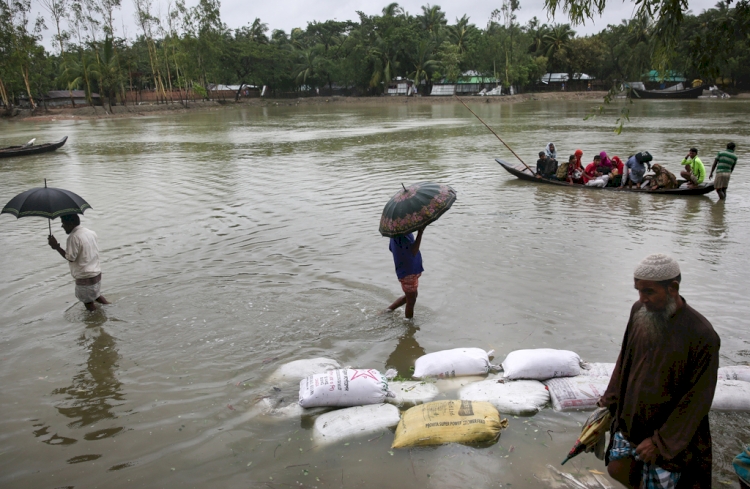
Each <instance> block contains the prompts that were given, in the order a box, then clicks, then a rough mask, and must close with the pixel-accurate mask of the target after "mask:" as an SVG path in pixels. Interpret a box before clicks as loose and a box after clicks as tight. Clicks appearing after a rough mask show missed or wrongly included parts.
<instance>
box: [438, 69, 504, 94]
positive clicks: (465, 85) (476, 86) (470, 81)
mask: <svg viewBox="0 0 750 489" xmlns="http://www.w3.org/2000/svg"><path fill="white" fill-rule="evenodd" d="M497 84H498V79H497V78H495V77H492V76H481V75H480V74H479V73H477V72H476V71H467V72H465V73H463V74H462V75H461V76H459V77H458V80H456V81H455V82H450V83H449V82H447V81H446V80H445V78H444V79H443V80H442V81H440V82H438V83H434V84H433V85H432V92H430V95H437V96H444V95H453V94H456V95H470V94H472V95H473V94H476V93H479V92H480V91H481V90H482V89H484V88H486V89H492V88H495V87H496V86H497Z"/></svg>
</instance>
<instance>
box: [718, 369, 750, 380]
mask: <svg viewBox="0 0 750 489" xmlns="http://www.w3.org/2000/svg"><path fill="white" fill-rule="evenodd" d="M719 380H741V381H743V382H750V365H736V366H734V367H719Z"/></svg>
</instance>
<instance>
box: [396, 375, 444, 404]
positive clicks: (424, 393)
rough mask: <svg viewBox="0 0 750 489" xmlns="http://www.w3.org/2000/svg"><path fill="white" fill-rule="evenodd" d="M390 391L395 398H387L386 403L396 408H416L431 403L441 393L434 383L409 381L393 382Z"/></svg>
mask: <svg viewBox="0 0 750 489" xmlns="http://www.w3.org/2000/svg"><path fill="white" fill-rule="evenodd" d="M388 390H390V391H391V392H392V393H393V396H394V397H388V398H386V402H389V403H391V404H395V405H396V406H416V405H417V404H424V403H426V402H430V401H432V400H433V399H435V397H437V395H438V394H439V393H440V391H439V390H438V387H437V385H435V383H433V382H424V381H415V380H408V381H402V382H394V381H391V382H389V383H388Z"/></svg>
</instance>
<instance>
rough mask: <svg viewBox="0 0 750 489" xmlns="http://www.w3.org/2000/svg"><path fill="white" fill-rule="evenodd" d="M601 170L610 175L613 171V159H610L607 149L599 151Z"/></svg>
mask: <svg viewBox="0 0 750 489" xmlns="http://www.w3.org/2000/svg"><path fill="white" fill-rule="evenodd" d="M599 171H600V172H602V174H603V175H609V174H610V173H612V160H610V159H609V156H607V152H606V151H602V152H601V153H599Z"/></svg>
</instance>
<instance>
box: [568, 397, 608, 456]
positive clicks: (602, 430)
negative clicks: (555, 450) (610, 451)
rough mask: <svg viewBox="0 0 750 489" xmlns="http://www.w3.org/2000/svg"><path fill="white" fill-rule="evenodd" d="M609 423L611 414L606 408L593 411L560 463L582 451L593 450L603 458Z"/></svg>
mask: <svg viewBox="0 0 750 489" xmlns="http://www.w3.org/2000/svg"><path fill="white" fill-rule="evenodd" d="M611 425H612V414H610V412H609V409H608V408H603V407H601V408H598V409H597V410H596V411H594V412H593V413H592V414H591V416H589V418H588V419H587V420H586V424H584V425H583V429H582V430H581V434H580V436H579V437H578V440H577V441H576V442H575V445H573V448H571V449H570V452H568V456H567V457H565V460H563V461H562V463H561V464H560V465H565V462H567V461H568V460H570V459H571V458H573V457H575V456H576V455H578V454H579V453H583V452H594V454H595V455H596V457H597V458H599V459H603V458H604V441H605V436H606V434H607V431H609V427H610V426H611Z"/></svg>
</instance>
